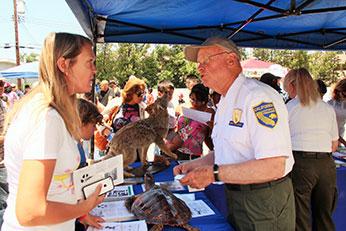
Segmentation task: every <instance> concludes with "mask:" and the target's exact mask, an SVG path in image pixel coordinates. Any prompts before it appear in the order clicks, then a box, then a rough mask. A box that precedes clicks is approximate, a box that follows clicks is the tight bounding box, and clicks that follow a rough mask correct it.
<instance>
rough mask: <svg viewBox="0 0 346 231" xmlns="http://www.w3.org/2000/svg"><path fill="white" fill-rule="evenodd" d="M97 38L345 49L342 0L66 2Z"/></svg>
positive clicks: (345, 21)
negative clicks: (224, 40) (224, 41)
mask: <svg viewBox="0 0 346 231" xmlns="http://www.w3.org/2000/svg"><path fill="white" fill-rule="evenodd" d="M66 2H67V3H68V5H69V6H70V8H71V9H72V11H73V13H74V14H75V15H76V17H77V19H78V20H79V23H80V24H81V26H82V28H83V29H84V31H85V32H86V34H87V35H88V36H89V37H90V38H92V39H94V40H95V41H97V42H106V43H110V42H130V43H168V44H176V43H178V44H199V43H201V42H202V41H204V40H205V39H206V38H207V37H210V36H221V37H227V38H230V39H232V40H233V41H234V42H235V43H236V44H237V45H238V46H241V47H262V48H274V49H275V48H277V49H312V50H345V49H346V1H344V0H290V1H288V0H286V1H283V0H257V1H254V0H233V1H232V0H218V1H214V0H203V1H202V0H176V1H166V0H156V1H149V0H66Z"/></svg>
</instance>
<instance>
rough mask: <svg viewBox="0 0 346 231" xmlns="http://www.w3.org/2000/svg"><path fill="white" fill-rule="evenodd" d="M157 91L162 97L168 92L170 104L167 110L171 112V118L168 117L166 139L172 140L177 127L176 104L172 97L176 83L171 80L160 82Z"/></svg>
mask: <svg viewBox="0 0 346 231" xmlns="http://www.w3.org/2000/svg"><path fill="white" fill-rule="evenodd" d="M157 92H158V96H159V97H162V96H163V94H165V93H166V94H168V100H169V102H168V106H167V110H168V114H169V119H168V129H169V130H168V134H167V137H166V139H167V140H171V139H172V138H173V136H174V134H175V132H174V129H175V124H176V121H175V109H174V105H173V103H172V98H173V93H174V85H173V83H172V82H171V81H169V80H163V81H161V82H160V83H159V85H158V86H157Z"/></svg>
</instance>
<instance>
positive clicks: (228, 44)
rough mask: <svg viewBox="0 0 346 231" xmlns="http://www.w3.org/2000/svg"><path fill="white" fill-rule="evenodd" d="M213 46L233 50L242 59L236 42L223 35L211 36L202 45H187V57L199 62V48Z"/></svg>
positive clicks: (185, 50)
mask: <svg viewBox="0 0 346 231" xmlns="http://www.w3.org/2000/svg"><path fill="white" fill-rule="evenodd" d="M213 46H218V47H221V48H224V49H226V50H228V51H230V52H233V53H234V54H236V55H237V57H238V59H239V60H240V59H241V55H240V52H239V50H238V48H237V46H236V45H235V43H234V42H232V41H231V40H229V39H226V38H221V37H210V38H208V39H207V40H205V41H204V42H203V43H202V44H201V45H197V46H187V47H185V49H184V53H185V59H187V60H189V61H192V62H197V55H198V51H199V49H200V48H205V47H213Z"/></svg>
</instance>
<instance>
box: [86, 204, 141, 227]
mask: <svg viewBox="0 0 346 231" xmlns="http://www.w3.org/2000/svg"><path fill="white" fill-rule="evenodd" d="M90 213H91V214H92V215H94V216H99V217H102V218H103V219H104V220H105V221H106V222H111V221H129V220H134V219H136V217H135V215H134V214H133V213H130V212H129V211H128V210H127V208H126V207H125V200H120V201H108V202H103V203H101V204H99V205H97V206H96V207H95V208H94V209H93V210H91V212H90Z"/></svg>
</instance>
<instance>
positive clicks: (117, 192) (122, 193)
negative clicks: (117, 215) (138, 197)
mask: <svg viewBox="0 0 346 231" xmlns="http://www.w3.org/2000/svg"><path fill="white" fill-rule="evenodd" d="M133 195H135V193H134V191H133V186H132V185H125V186H116V187H114V188H113V190H112V191H110V192H109V193H107V195H106V198H105V201H115V200H124V199H126V198H128V197H130V196H133Z"/></svg>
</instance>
